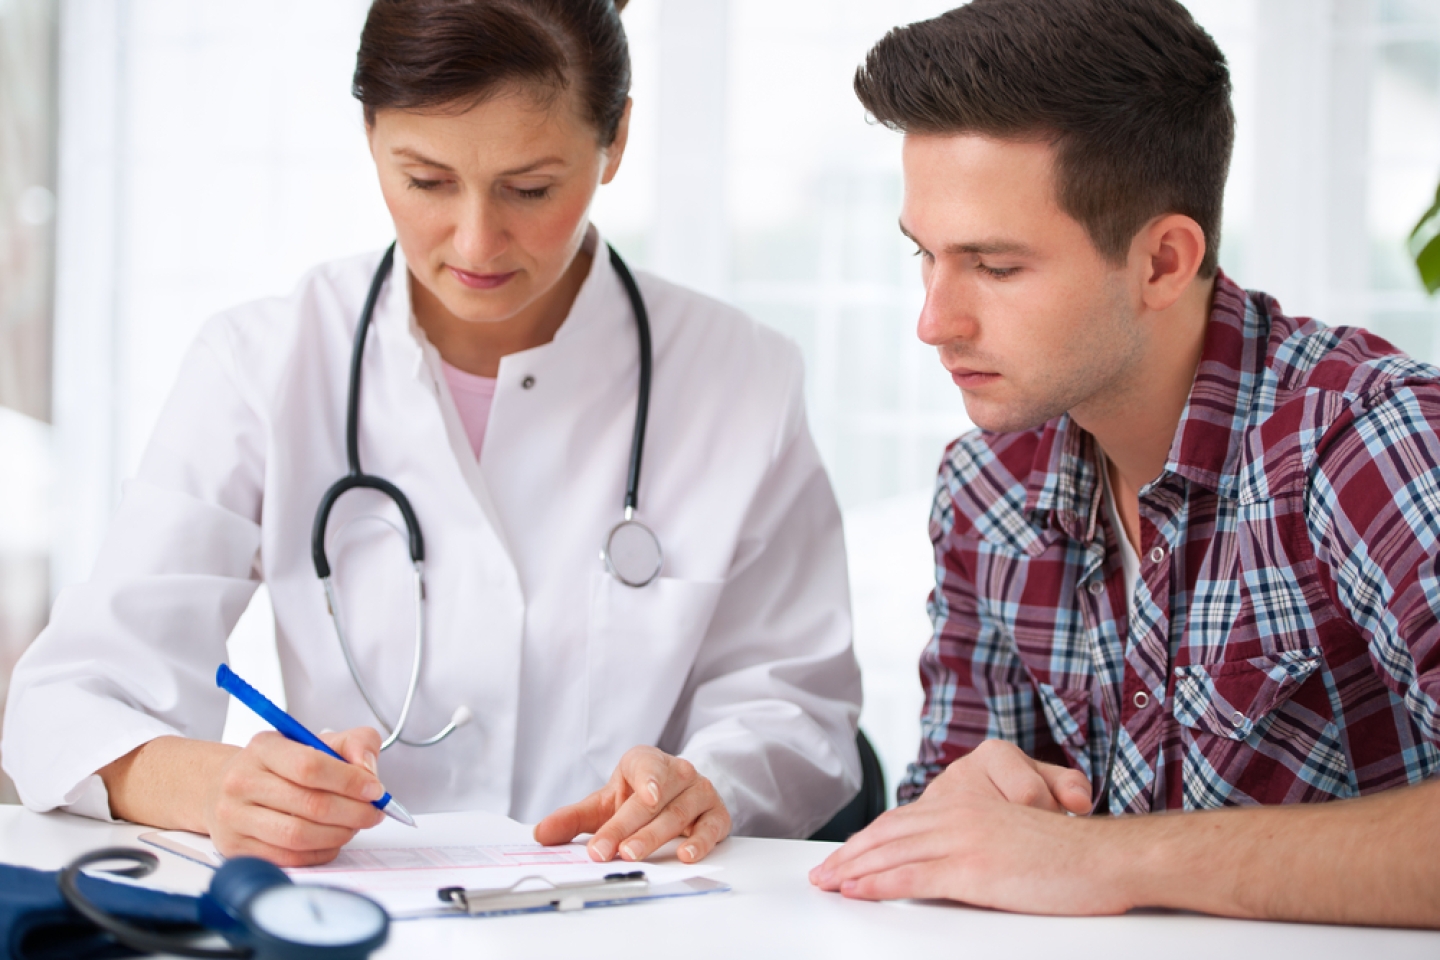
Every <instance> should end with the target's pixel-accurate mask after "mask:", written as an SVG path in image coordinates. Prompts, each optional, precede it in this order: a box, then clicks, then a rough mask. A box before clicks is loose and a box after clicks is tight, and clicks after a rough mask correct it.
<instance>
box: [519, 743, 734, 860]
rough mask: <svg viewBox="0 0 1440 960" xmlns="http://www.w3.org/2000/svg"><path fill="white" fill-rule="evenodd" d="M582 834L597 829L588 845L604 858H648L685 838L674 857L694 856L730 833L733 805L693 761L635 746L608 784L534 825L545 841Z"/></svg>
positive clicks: (597, 857)
mask: <svg viewBox="0 0 1440 960" xmlns="http://www.w3.org/2000/svg"><path fill="white" fill-rule="evenodd" d="M582 833H593V834H594V836H592V837H591V838H590V842H589V843H588V844H586V847H587V848H588V850H589V851H590V856H591V858H592V859H595V860H599V861H602V862H603V861H606V860H611V859H613V858H614V857H615V856H617V855H618V856H620V857H621V859H624V860H632V861H633V860H643V859H645V858H646V857H648V856H650V854H652V853H654V852H655V851H656V850H658V849H659V848H660V847H662V846H664V845H665V844H666V843H668V842H669V841H671V840H673V839H675V838H676V837H686V838H687V840H686V841H685V843H683V844H681V846H680V850H679V851H678V853H677V854H676V856H678V857H679V858H680V859H681V860H682V861H684V862H685V863H694V862H695V861H697V860H700V859H701V858H703V857H704V856H705V855H706V854H708V853H709V852H710V851H711V850H713V849H714V848H715V845H716V844H717V843H719V842H720V841H721V840H724V839H725V838H726V837H727V836H729V835H730V812H729V811H728V810H726V809H725V803H724V801H722V800H721V799H720V795H719V794H718V793H716V792H715V787H714V785H713V784H711V782H710V781H709V780H707V779H706V778H704V777H702V776H701V775H700V774H699V772H698V771H697V770H696V769H695V767H694V765H693V764H691V763H690V761H688V760H685V759H683V758H680V757H672V756H670V755H669V754H666V753H662V752H661V751H659V750H657V749H655V748H654V747H635V748H633V749H631V750H629V751H627V752H626V754H625V756H623V757H621V758H620V763H619V765H618V766H616V768H615V772H614V773H613V774H611V776H610V782H609V783H607V784H605V786H603V787H601V788H600V789H599V790H597V791H595V792H594V793H592V794H590V796H588V797H586V798H585V799H584V800H581V801H580V802H579V803H573V804H571V805H570V806H568V807H561V808H560V809H559V810H556V811H555V812H554V813H552V814H550V815H549V816H548V817H546V818H545V819H544V820H541V821H540V822H539V823H538V824H536V826H535V839H536V840H537V841H539V842H540V843H543V844H547V845H549V844H557V843H569V842H570V841H571V840H573V839H575V837H576V836H578V835H579V834H582Z"/></svg>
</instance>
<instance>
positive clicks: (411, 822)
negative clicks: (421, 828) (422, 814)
mask: <svg viewBox="0 0 1440 960" xmlns="http://www.w3.org/2000/svg"><path fill="white" fill-rule="evenodd" d="M385 816H387V817H391V818H392V819H395V820H399V821H400V822H401V823H403V824H405V826H407V827H413V826H415V818H414V817H412V816H410V811H409V810H406V809H405V808H404V807H402V806H401V805H400V801H399V800H396V799H395V798H394V797H391V798H390V802H389V803H387V804H385Z"/></svg>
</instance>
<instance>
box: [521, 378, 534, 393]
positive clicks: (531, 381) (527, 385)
mask: <svg viewBox="0 0 1440 960" xmlns="http://www.w3.org/2000/svg"><path fill="white" fill-rule="evenodd" d="M520 386H521V387H523V388H524V389H526V390H529V389H530V388H531V387H533V386H535V378H534V377H526V378H525V379H524V380H521V381H520Z"/></svg>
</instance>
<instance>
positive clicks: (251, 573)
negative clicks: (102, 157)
mask: <svg viewBox="0 0 1440 960" xmlns="http://www.w3.org/2000/svg"><path fill="white" fill-rule="evenodd" d="M597 241H598V235H597V234H596V233H595V231H593V230H592V231H591V233H590V237H589V242H588V244H587V245H589V246H591V247H592V248H593V247H594V244H595V243H596V242H597ZM378 261H379V255H378V254H372V255H367V256H362V257H356V258H353V259H349V260H344V261H340V262H336V263H332V264H328V265H325V266H322V267H320V268H318V269H316V270H315V271H313V272H312V273H310V274H309V275H308V276H307V277H306V278H305V279H304V280H302V282H301V283H300V285H299V287H298V289H296V291H295V292H294V293H293V294H291V295H290V296H289V297H287V298H285V299H272V300H264V301H260V302H257V303H252V304H247V305H245V306H242V307H238V308H236V309H233V310H230V311H228V312H226V313H223V314H221V315H219V316H218V317H216V318H214V319H212V320H211V321H210V322H209V323H208V324H207V325H206V326H205V327H204V329H203V330H202V332H201V334H200V336H199V338H198V340H197V342H196V343H195V345H194V346H193V347H192V349H191V351H190V353H189V355H188V357H187V358H186V360H185V362H184V364H183V367H182V370H181V373H180V377H179V381H178V382H177V384H176V386H175V388H174V392H173V393H172V395H171V397H170V399H169V402H168V403H167V405H166V406H165V408H164V412H163V413H162V415H161V417H160V420H159V422H158V424H157V426H156V429H155V433H154V435H153V437H152V438H151V441H150V445H149V447H148V449H147V451H146V453H145V456H144V459H143V461H142V463H141V466H140V469H139V472H138V474H137V476H136V477H135V478H134V479H132V480H130V481H129V482H128V483H127V484H126V486H125V491H124V497H123V499H122V502H121V505H120V507H119V510H118V512H117V515H116V517H115V520H114V522H113V525H112V527H111V530H110V532H109V534H108V537H107V539H106V541H105V545H104V547H103V549H102V551H101V555H100V558H99V560H98V562H97V564H96V567H95V571H94V575H93V576H92V578H91V579H90V581H89V582H87V583H85V584H83V585H79V586H76V587H72V588H69V589H67V590H65V591H64V592H63V593H62V594H61V595H60V597H59V599H58V601H57V603H56V605H55V610H54V613H53V616H52V619H51V622H50V625H49V627H48V628H47V629H46V630H45V632H44V633H43V634H42V635H41V636H40V637H39V639H38V640H37V641H36V642H35V643H34V645H33V646H32V647H31V648H30V650H29V651H27V652H26V654H25V656H24V657H23V658H22V659H21V661H20V663H19V665H18V666H17V667H16V670H15V674H14V678H13V682H12V686H11V689H10V695H9V704H8V709H7V712H6V717H5V725H4V743H3V749H0V753H3V760H4V767H5V770H6V772H7V773H9V774H10V776H11V777H12V779H13V780H14V781H15V783H16V786H17V787H18V789H19V792H20V796H21V798H22V799H23V800H24V802H25V804H26V805H27V806H29V807H31V808H32V809H36V810H48V809H52V808H56V807H64V808H69V809H71V810H73V811H76V812H80V813H85V814H88V815H91V816H97V817H106V816H108V814H109V808H108V799H107V797H106V794H105V789H104V785H103V783H102V782H101V781H100V779H99V777H97V776H94V775H93V774H94V771H96V770H98V769H99V768H100V767H102V766H104V765H106V764H107V763H109V762H110V761H111V760H114V759H116V758H117V757H120V756H123V755H124V754H126V753H128V752H129V751H130V750H132V749H134V748H135V747H136V746H138V745H140V744H141V743H144V742H145V741H147V740H150V739H152V738H154V737H157V736H162V735H166V734H179V735H182V736H186V737H193V738H204V739H219V737H220V734H221V730H222V726H223V723H224V718H225V711H226V706H227V698H226V696H225V695H224V694H222V693H221V692H220V691H219V690H217V689H216V688H215V684H214V673H215V668H216V666H217V665H218V664H219V663H221V662H222V661H223V660H225V656H226V648H225V642H226V638H227V636H228V635H229V633H230V630H231V628H232V627H233V626H234V624H235V622H236V620H237V619H238V618H239V616H240V614H241V612H242V611H243V610H244V609H245V607H246V605H247V603H248V602H249V600H250V597H251V595H252V594H253V593H254V591H255V589H256V585H257V583H258V582H259V581H260V580H263V581H264V582H265V583H266V584H267V585H268V587H269V590H270V596H271V602H272V603H273V606H274V610H275V621H276V639H277V644H278V649H279V656H280V664H281V670H282V674H283V677H284V684H285V696H286V699H287V701H288V706H289V709H290V711H291V713H293V714H294V715H295V716H296V717H297V718H298V719H299V720H300V721H301V722H302V723H304V724H306V725H308V726H310V727H311V728H312V729H321V728H330V729H337V730H338V729H344V728H347V727H352V726H360V725H372V726H373V725H374V720H373V718H372V715H371V713H370V711H369V710H368V709H367V708H366V705H365V703H364V701H363V700H362V699H361V696H360V693H359V692H358V690H357V689H356V686H355V684H354V682H353V681H352V680H351V678H350V675H349V673H348V672H347V670H346V667H345V663H344V660H343V658H342V656H341V652H340V649H339V644H338V641H337V640H336V638H335V632H334V628H333V627H332V625H331V622H330V620H329V617H328V615H327V613H326V605H325V599H324V595H323V591H322V589H321V586H320V583H319V581H318V580H317V579H316V576H315V572H314V568H313V565H312V562H311V557H310V529H311V523H312V518H313V516H314V513H315V508H316V505H317V503H318V501H319V499H320V496H321V494H322V493H323V492H324V490H325V489H326V488H327V487H328V486H329V485H330V484H331V483H332V482H333V481H335V480H336V479H337V478H339V477H340V476H342V475H343V474H344V472H345V439H344V432H345V411H344V398H345V395H346V385H347V376H348V364H349V358H350V352H351V342H352V339H353V335H354V330H355V326H356V323H357V321H358V316H359V313H360V310H361V306H362V303H363V300H364V296H365V292H366V290H367V288H368V286H369V283H370V278H371V275H372V273H373V271H374V269H375V266H376V264H377V263H378ZM406 276H407V273H406V267H405V264H404V260H403V258H401V257H400V256H399V251H398V250H397V257H396V263H395V267H394V271H393V273H392V279H391V280H390V281H389V282H387V284H386V286H385V288H384V290H383V292H382V294H381V297H380V300H379V302H378V305H377V308H376V311H375V318H374V329H373V331H372V333H371V335H370V338H369V344H368V346H367V350H366V353H365V363H364V371H363V382H362V387H361V397H362V399H361V410H360V421H359V422H360V457H361V464H362V466H363V467H364V469H365V470H366V471H367V472H370V473H374V474H378V475H380V476H382V477H385V478H387V479H389V480H390V481H392V482H393V483H395V484H397V485H398V486H399V487H400V488H401V490H403V491H404V492H405V493H406V494H407V495H408V497H409V499H410V502H411V503H412V504H413V506H414V508H415V511H416V513H417V515H418V517H419V520H420V524H421V528H422V530H423V532H424V536H425V549H426V565H425V570H426V580H427V588H428V622H427V627H428V632H429V636H428V648H427V649H426V651H425V662H424V668H423V672H422V675H421V682H420V688H419V690H420V692H419V694H418V695H417V702H416V704H415V707H414V710H413V713H412V720H411V723H410V726H409V727H408V728H407V733H406V735H407V736H408V737H411V738H420V737H426V736H429V735H430V734H431V733H433V732H434V731H436V730H438V729H439V728H440V727H441V726H443V725H444V723H445V722H446V720H447V719H448V718H449V716H450V714H451V713H452V712H453V711H454V710H455V708H456V707H457V706H459V705H461V704H464V705H467V706H469V708H470V709H471V710H472V711H473V712H474V715H475V720H474V721H473V722H471V723H470V724H469V725H468V726H465V727H462V728H461V729H460V730H459V731H458V732H456V733H455V734H454V735H452V736H451V737H450V738H449V739H448V740H446V741H444V742H443V743H442V744H440V745H438V746H433V747H428V748H423V749H417V748H412V747H407V746H403V745H399V746H396V747H394V748H392V749H391V750H388V751H386V752H385V753H384V754H383V755H382V757H381V760H380V774H381V777H382V779H383V780H384V781H385V783H386V785H387V787H389V788H390V789H391V790H392V791H394V793H395V795H396V796H397V797H400V798H401V799H402V800H403V802H404V803H405V804H406V806H407V807H408V808H409V809H410V810H411V811H414V812H427V811H442V810H457V809H483V810H489V811H493V812H498V813H505V814H508V815H510V816H513V817H516V818H518V819H520V820H522V821H535V820H537V819H539V818H540V817H542V816H544V815H545V814H547V813H549V812H550V811H551V810H553V809H555V808H556V807H558V806H561V805H563V804H566V803H571V802H574V801H576V800H578V799H580V798H581V797H584V796H585V795H587V794H588V793H590V792H591V791H593V790H595V789H597V788H598V787H600V786H601V785H602V784H603V783H604V782H605V781H606V780H607V778H608V777H609V776H610V774H611V772H612V771H613V769H614V767H615V764H616V762H617V761H618V760H619V759H620V757H621V755H622V754H623V753H624V752H625V751H626V750H627V749H629V748H630V747H633V746H635V745H637V744H652V745H656V746H659V747H660V748H661V749H663V750H666V751H668V752H671V753H675V754H679V755H681V756H684V757H686V758H688V759H689V760H691V761H692V762H693V763H694V764H695V766H696V767H697V768H698V769H699V770H700V771H701V773H703V774H704V775H705V776H707V777H709V778H710V779H711V780H712V781H713V782H714V784H715V786H716V788H717V789H718V791H719V793H720V796H721V797H722V798H723V800H724V801H725V803H726V805H727V807H728V808H729V810H730V812H731V814H732V816H733V817H734V821H735V831H736V832H737V833H743V834H752V835H771V836H803V835H806V834H807V833H809V832H811V831H812V830H814V829H815V828H816V827H818V826H819V825H820V824H822V823H823V822H825V820H826V819H827V818H828V817H829V816H831V815H832V814H833V813H834V812H835V811H836V810H838V809H839V808H840V807H841V806H842V805H843V804H844V803H845V802H846V801H847V800H848V799H849V798H850V797H851V796H853V795H854V793H855V791H856V790H857V789H858V787H859V782H860V778H859V762H858V759H857V757H856V754H855V750H854V735H855V723H856V719H857V716H858V712H859V700H860V679H859V671H858V668H857V666H856V663H855V659H854V656H853V654H852V651H851V645H850V632H851V626H850V611H849V594H848V587H847V583H846V572H845V558H844V545H843V540H842V534H841V528H840V516H839V512H838V510H837V507H836V503H835V499H834V495H833V493H832V491H831V488H830V484H829V482H828V480H827V478H826V475H825V472H824V470H823V468H822V466H821V464H820V461H819V458H818V456H817V453H816V450H815V447H814V444H813V442H812V441H811V438H810V435H809V432H808V430H807V427H806V424H805V416H804V406H803V399H802V392H801V376H802V369H801V360H800V356H799V353H798V351H797V350H796V349H795V347H794V346H793V345H792V344H790V343H789V342H787V341H786V340H784V339H783V338H781V337H780V336H778V335H777V334H775V333H773V332H772V331H770V330H768V329H766V328H764V327H762V326H760V325H758V324H756V323H754V322H753V321H751V320H749V319H747V318H746V317H744V316H743V315H741V314H740V313H738V312H737V311H735V310H734V309H732V308H729V307H727V306H724V305H722V304H720V303H717V302H715V301H712V300H709V299H707V298H705V297H702V296H700V295H698V294H695V293H693V292H691V291H688V290H684V289H681V288H679V287H676V286H674V285H672V284H669V283H666V282H665V281H663V280H660V279H658V278H656V277H653V276H650V275H646V274H643V273H642V274H640V275H639V278H638V279H639V284H640V288H641V291H642V292H643V295H644V298H645V302H646V304H647V306H648V308H649V313H650V323H651V326H652V329H653V336H654V358H655V367H654V385H653V392H652V395H651V401H650V415H649V429H648V433H647V435H646V442H645V449H644V471H643V474H642V478H641V486H640V499H639V502H640V508H639V517H640V518H641V519H642V520H644V522H645V523H646V524H648V525H649V526H650V527H651V528H652V529H653V530H654V531H655V532H656V534H657V535H658V536H659V538H660V540H661V543H662V544H663V546H664V550H665V565H664V568H663V570H662V572H661V576H660V578H659V579H657V580H656V581H655V582H653V583H651V584H650V585H648V586H646V587H644V588H641V589H634V588H631V587H627V586H624V585H622V584H620V583H618V582H617V581H616V580H615V579H614V578H613V577H611V576H609V575H608V574H607V573H606V572H605V571H604V569H603V565H602V563H601V560H600V556H599V548H600V544H601V542H602V539H603V537H604V536H605V534H606V533H607V531H608V530H609V529H610V528H611V527H612V526H613V525H614V524H615V523H616V522H617V521H618V520H619V519H620V517H621V513H622V503H623V499H624V488H625V478H626V469H627V462H628V458H629V452H630V438H631V431H632V427H633V421H634V415H635V403H636V385H637V382H638V370H639V361H638V348H637V340H636V333H635V320H634V317H633V314H632V312H631V308H630V305H629V301H628V300H627V298H626V296H625V294H624V290H623V288H622V286H621V283H620V280H619V278H618V276H617V275H616V274H615V272H614V270H613V268H612V267H611V265H610V263H609V260H608V258H607V257H606V256H605V255H604V248H603V246H602V247H599V252H598V253H597V255H595V256H594V259H593V267H592V269H591V271H590V274H589V276H588V278H587V279H586V280H585V283H584V285H583V287H582V288H581V290H580V293H579V295H578V296H577V298H576V300H575V304H574V307H573V308H572V310H571V313H570V316H569V317H568V318H567V319H566V321H565V323H564V324H563V325H562V326H561V328H560V330H559V331H558V333H557V334H556V336H555V338H554V340H553V342H551V343H549V344H546V345H544V346H540V347H536V348H534V349H531V350H526V351H523V352H521V353H517V354H513V355H511V356H508V357H506V358H504V360H503V361H502V362H501V364H500V371H499V377H498V384H497V388H496V392H495V399H494V405H493V407H492V410H491V413H490V420H489V426H488V430H487V434H486V437H485V445H484V448H483V450H482V454H481V456H480V458H479V461H478V462H477V460H476V458H475V456H474V454H473V453H472V451H471V448H470V446H469V443H468V441H467V440H466V438H465V434H464V431H463V429H462V427H461V425H460V422H459V419H458V415H457V414H456V412H455V406H454V403H453V401H452V400H451V398H450V396H449V393H448V389H447V387H446V386H445V380H444V377H443V376H441V375H440V368H439V355H438V353H437V352H436V351H435V349H434V348H433V347H432V346H431V345H430V344H429V343H428V342H427V341H426V339H425V337H424V335H423V333H422V332H421V331H420V330H419V328H418V326H416V324H415V322H414V320H413V317H412V314H411V307H410V298H409V285H408V283H405V282H397V278H405V277H406ZM527 383H528V384H529V386H526V384H527ZM377 515H378V516H379V517H381V518H382V519H384V518H388V519H389V520H391V521H392V522H394V523H396V524H398V523H399V522H400V521H399V515H398V512H396V511H395V510H394V509H393V508H392V507H390V505H389V503H388V501H385V500H383V499H381V498H380V497H379V496H378V495H375V494H372V493H370V492H368V491H362V492H352V493H349V494H346V495H345V497H343V498H342V499H341V500H340V502H339V504H338V505H337V506H336V508H335V510H334V513H333V514H332V516H331V520H330V534H329V538H328V543H329V552H330V560H331V564H332V566H333V567H334V569H335V579H336V584H337V588H338V590H339V593H340V597H341V606H342V608H343V609H342V617H343V619H344V622H345V624H346V626H347V629H348V630H349V631H350V640H351V644H352V647H353V648H354V650H355V655H356V658H357V660H358V663H359V666H360V670H361V671H362V673H363V676H364V677H365V679H366V681H367V683H369V684H370V686H371V688H372V690H376V691H377V694H378V696H379V697H380V699H381V701H382V706H383V707H384V709H386V710H387V711H388V712H389V716H390V718H392V719H393V717H394V716H395V715H396V714H397V713H398V711H399V705H400V701H401V698H402V697H403V696H404V692H405V685H406V680H407V677H408V673H409V662H410V661H409V658H410V656H411V650H412V644H413V638H414V620H413V618H414V605H413V601H412V581H411V578H410V574H409V565H408V559H407V558H406V556H405V550H404V543H403V540H402V539H401V538H400V537H397V536H396V535H395V534H394V533H393V532H391V531H388V530H386V528H385V527H384V526H383V525H382V524H380V523H376V522H373V518H374V517H375V516H377ZM366 517H370V518H372V519H366ZM357 518H358V519H357Z"/></svg>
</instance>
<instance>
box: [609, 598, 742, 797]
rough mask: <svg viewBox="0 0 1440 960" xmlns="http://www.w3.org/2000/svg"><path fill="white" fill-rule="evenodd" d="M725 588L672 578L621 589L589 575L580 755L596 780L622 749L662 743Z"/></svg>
mask: <svg viewBox="0 0 1440 960" xmlns="http://www.w3.org/2000/svg"><path fill="white" fill-rule="evenodd" d="M723 589H724V583H723V582H721V581H718V580H715V581H708V580H676V579H674V578H670V577H659V578H657V579H656V580H654V581H653V582H651V583H650V584H648V585H646V586H644V587H639V588H636V587H627V586H625V585H624V584H622V583H620V582H619V581H617V580H616V579H615V578H614V577H612V576H610V575H609V574H608V573H604V572H601V571H595V572H594V573H593V574H592V578H591V582H590V618H589V636H588V637H587V642H586V667H587V671H586V672H587V686H588V695H589V702H588V704H587V713H586V744H585V756H586V759H587V760H588V761H589V762H590V764H591V766H592V767H593V768H594V770H595V772H596V773H597V774H598V775H599V776H600V777H601V778H602V779H603V778H608V777H609V776H610V774H611V772H612V771H613V770H614V769H615V764H616V763H617V762H618V761H619V760H620V757H621V756H622V755H623V754H624V753H625V751H626V750H628V749H630V748H631V747H634V746H639V745H641V744H647V745H651V746H654V745H656V744H658V743H659V742H660V736H661V734H662V732H663V731H664V730H665V726H666V724H667V723H668V722H669V720H670V717H671V714H673V713H674V711H675V706H676V703H677V702H678V701H679V699H680V696H681V694H682V693H683V692H684V689H685V681H686V679H687V678H688V677H689V675H690V670H691V668H692V667H693V666H694V664H695V660H696V658H697V657H698V655H699V652H700V646H701V644H702V643H703V641H704V639H705V634H706V632H707V630H708V629H709V626H710V620H711V617H712V616H713V615H714V612H715V606H716V604H717V603H718V602H719V600H720V593H721V591H722V590H723Z"/></svg>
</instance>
